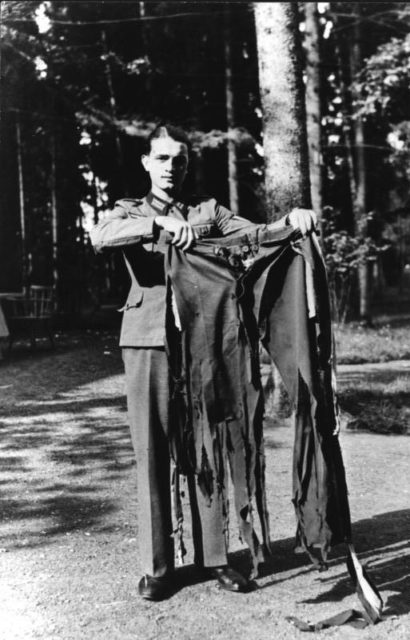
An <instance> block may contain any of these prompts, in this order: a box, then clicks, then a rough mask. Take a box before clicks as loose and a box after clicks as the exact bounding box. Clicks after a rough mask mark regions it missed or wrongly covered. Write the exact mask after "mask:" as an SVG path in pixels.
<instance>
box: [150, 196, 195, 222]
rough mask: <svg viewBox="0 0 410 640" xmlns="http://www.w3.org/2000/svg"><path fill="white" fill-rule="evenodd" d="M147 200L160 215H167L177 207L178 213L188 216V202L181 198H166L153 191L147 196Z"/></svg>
mask: <svg viewBox="0 0 410 640" xmlns="http://www.w3.org/2000/svg"><path fill="white" fill-rule="evenodd" d="M146 201H147V203H148V204H149V206H150V207H152V208H153V209H154V210H155V212H156V213H157V214H158V215H163V216H166V215H167V214H168V212H169V211H170V210H171V209H174V210H175V209H177V213H178V214H179V215H181V216H182V217H184V218H185V217H186V208H187V207H186V204H185V203H184V202H182V201H181V200H164V199H163V198H159V197H158V196H157V195H155V194H153V193H152V191H150V192H149V193H148V195H147V196H146Z"/></svg>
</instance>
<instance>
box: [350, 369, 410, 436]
mask: <svg viewBox="0 0 410 640" xmlns="http://www.w3.org/2000/svg"><path fill="white" fill-rule="evenodd" d="M340 405H341V409H342V414H343V416H344V422H345V424H346V427H347V428H348V429H355V430H359V429H360V430H362V429H364V430H366V431H373V432H375V433H391V434H407V433H410V376H406V375H397V374H396V375H395V374H394V373H392V372H388V373H385V372H381V371H379V372H378V373H377V374H371V375H369V376H365V375H364V376H363V377H362V378H361V380H360V382H356V383H355V384H352V383H350V382H349V381H346V382H345V383H343V382H342V383H341V385H340Z"/></svg>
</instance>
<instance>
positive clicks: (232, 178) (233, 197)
mask: <svg viewBox="0 0 410 640" xmlns="http://www.w3.org/2000/svg"><path fill="white" fill-rule="evenodd" d="M224 18H225V29H224V41H225V95H226V124H227V131H228V135H229V134H230V133H231V132H232V129H233V128H234V127H235V107H234V92H233V83H232V34H231V19H232V16H231V11H230V9H229V6H227V7H226V9H225V15H224ZM227 151H228V183H229V205H230V208H231V210H232V211H234V212H235V213H237V212H238V210H239V194H238V165H237V159H236V144H235V141H234V140H232V139H231V138H228V142H227Z"/></svg>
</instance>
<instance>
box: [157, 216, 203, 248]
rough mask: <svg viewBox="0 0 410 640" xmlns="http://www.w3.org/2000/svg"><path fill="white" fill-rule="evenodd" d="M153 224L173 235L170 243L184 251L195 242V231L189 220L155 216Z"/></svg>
mask: <svg viewBox="0 0 410 640" xmlns="http://www.w3.org/2000/svg"><path fill="white" fill-rule="evenodd" d="M155 224H156V225H157V227H159V228H160V229H164V231H168V233H171V234H172V235H173V238H172V240H171V244H174V245H175V246H176V247H178V248H179V249H182V250H183V251H186V250H187V249H189V247H191V246H192V245H193V243H194V242H195V232H194V230H193V228H192V227H191V225H190V224H189V222H186V221H185V220H178V218H171V217H168V216H156V217H155Z"/></svg>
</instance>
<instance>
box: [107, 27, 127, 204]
mask: <svg viewBox="0 0 410 640" xmlns="http://www.w3.org/2000/svg"><path fill="white" fill-rule="evenodd" d="M101 41H102V44H103V49H104V54H105V77H106V80H107V88H108V95H109V100H110V110H111V116H112V118H113V120H116V118H117V111H118V110H117V100H116V97H115V93H114V85H113V82H112V72H111V65H110V62H109V59H108V54H109V51H108V46H107V34H106V33H105V30H104V29H102V30H101ZM113 125H114V126H116V124H115V123H113ZM114 139H115V147H116V149H117V162H118V169H119V179H118V181H119V183H120V185H121V191H122V193H123V194H124V195H128V192H127V189H126V188H125V180H124V157H123V151H122V146H121V139H120V136H119V133H118V131H114Z"/></svg>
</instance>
